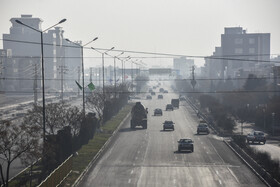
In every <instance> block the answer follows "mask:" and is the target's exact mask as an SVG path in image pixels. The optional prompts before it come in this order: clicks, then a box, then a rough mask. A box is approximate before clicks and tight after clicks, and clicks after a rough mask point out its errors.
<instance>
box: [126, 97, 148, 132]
mask: <svg viewBox="0 0 280 187" xmlns="http://www.w3.org/2000/svg"><path fill="white" fill-rule="evenodd" d="M147 113H148V109H147V108H145V107H144V106H143V105H142V104H141V102H136V103H135V105H134V106H133V107H132V110H131V120H130V128H131V129H135V127H136V126H142V127H143V129H147Z"/></svg>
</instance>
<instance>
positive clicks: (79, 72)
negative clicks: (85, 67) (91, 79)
mask: <svg viewBox="0 0 280 187" xmlns="http://www.w3.org/2000/svg"><path fill="white" fill-rule="evenodd" d="M80 77H81V68H80V66H78V82H80ZM78 96H80V88H78Z"/></svg>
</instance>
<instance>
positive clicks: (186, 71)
mask: <svg viewBox="0 0 280 187" xmlns="http://www.w3.org/2000/svg"><path fill="white" fill-rule="evenodd" d="M192 66H194V60H193V59H187V58H186V57H180V58H174V59H173V69H174V70H175V71H176V72H177V75H179V76H181V77H182V78H190V76H191V67H192Z"/></svg>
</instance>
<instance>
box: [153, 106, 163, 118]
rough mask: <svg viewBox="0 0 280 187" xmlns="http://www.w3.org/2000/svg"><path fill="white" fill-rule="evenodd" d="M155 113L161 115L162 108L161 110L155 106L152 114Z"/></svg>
mask: <svg viewBox="0 0 280 187" xmlns="http://www.w3.org/2000/svg"><path fill="white" fill-rule="evenodd" d="M157 115H160V116H162V110H161V109H160V108H156V109H155V110H154V116H157Z"/></svg>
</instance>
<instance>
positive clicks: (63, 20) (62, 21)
mask: <svg viewBox="0 0 280 187" xmlns="http://www.w3.org/2000/svg"><path fill="white" fill-rule="evenodd" d="M65 21H66V19H62V20H61V21H60V22H58V23H57V24H55V25H53V26H51V27H49V28H47V29H45V30H43V31H42V32H46V31H47V30H49V29H51V28H53V27H55V26H57V25H59V24H61V23H64V22H65Z"/></svg>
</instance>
